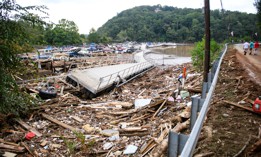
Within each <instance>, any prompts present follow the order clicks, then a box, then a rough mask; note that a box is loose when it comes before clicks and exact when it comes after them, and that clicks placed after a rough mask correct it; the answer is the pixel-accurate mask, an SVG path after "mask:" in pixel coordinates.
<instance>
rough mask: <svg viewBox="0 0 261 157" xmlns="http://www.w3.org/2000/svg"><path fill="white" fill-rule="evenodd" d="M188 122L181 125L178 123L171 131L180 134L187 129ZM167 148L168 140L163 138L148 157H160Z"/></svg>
mask: <svg viewBox="0 0 261 157" xmlns="http://www.w3.org/2000/svg"><path fill="white" fill-rule="evenodd" d="M189 123H190V121H189V120H187V121H185V122H183V123H178V124H177V125H176V126H175V127H174V128H173V129H172V130H171V131H173V132H177V133H178V132H180V131H182V130H184V129H186V128H188V126H189ZM167 147H168V138H165V139H164V140H163V141H162V142H161V143H160V144H158V146H157V147H156V148H154V149H153V151H152V154H151V155H150V157H160V156H161V155H162V154H163V153H164V152H165V151H166V150H167Z"/></svg>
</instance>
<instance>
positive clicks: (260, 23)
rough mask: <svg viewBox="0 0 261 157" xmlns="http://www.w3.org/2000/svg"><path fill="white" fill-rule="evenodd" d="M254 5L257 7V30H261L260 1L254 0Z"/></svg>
mask: <svg viewBox="0 0 261 157" xmlns="http://www.w3.org/2000/svg"><path fill="white" fill-rule="evenodd" d="M254 5H255V7H256V9H257V20H258V28H259V30H261V1H260V0H255V3H254Z"/></svg>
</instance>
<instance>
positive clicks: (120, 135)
mask: <svg viewBox="0 0 261 157" xmlns="http://www.w3.org/2000/svg"><path fill="white" fill-rule="evenodd" d="M183 66H186V68H187V69H188V71H187V73H188V74H195V72H194V71H193V70H192V69H191V68H192V67H191V64H184V65H182V66H175V67H169V68H167V69H159V68H156V69H154V70H152V71H149V72H147V73H146V74H144V75H143V76H140V77H138V78H136V79H135V80H132V81H131V82H128V83H126V84H125V85H123V86H121V87H119V88H116V89H114V90H113V91H111V92H110V93H108V94H104V95H102V96H100V97H97V98H94V99H92V100H82V99H81V98H78V97H77V96H75V95H73V94H72V93H71V92H70V90H64V89H65V88H69V87H68V86H69V85H67V84H65V83H64V82H63V81H61V80H56V82H55V83H57V84H59V86H64V88H63V91H62V92H61V90H62V88H57V91H58V93H60V94H59V95H58V97H57V98H54V99H51V100H48V101H44V102H43V103H42V104H41V105H40V106H38V107H35V108H33V110H34V112H33V114H32V115H31V117H30V119H29V120H28V122H27V123H26V124H27V125H26V127H25V125H21V124H24V123H22V122H21V121H19V122H20V123H16V124H15V125H14V129H15V131H14V130H13V129H10V130H12V131H11V133H10V130H7V131H6V132H8V133H10V134H9V135H8V136H6V137H5V138H4V139H3V141H4V142H5V143H4V142H1V141H0V143H3V145H5V146H9V145H10V143H11V144H16V145H17V143H19V141H17V140H13V139H14V138H12V137H13V136H21V135H24V134H26V133H28V132H29V131H31V132H34V133H35V134H36V133H37V134H36V137H34V138H32V139H30V140H25V141H24V142H23V145H21V144H18V145H17V146H16V147H15V148H14V149H11V148H8V150H9V151H11V152H16V153H20V152H25V153H27V154H28V153H29V154H31V155H34V156H50V155H51V156H52V155H54V156H56V155H57V156H66V155H73V156H124V155H127V154H134V156H161V155H162V154H163V155H164V154H165V153H166V148H167V143H168V140H167V139H168V133H169V131H170V130H172V131H175V132H181V131H183V130H186V129H187V127H188V124H189V118H190V105H189V104H190V96H191V95H192V94H193V93H190V96H186V97H182V99H179V98H176V97H175V96H174V95H175V93H174V91H175V90H176V89H177V88H178V87H177V84H178V81H177V78H178V75H179V74H181V73H182V68H183ZM201 79H202V75H191V77H189V78H188V79H187V82H186V83H185V88H184V89H183V90H184V91H186V90H187V89H194V90H195V89H197V90H198V89H200V86H201V84H200V82H201ZM33 87H34V86H33V84H32V83H31V84H27V89H28V90H29V91H31V92H34V90H35V89H34V88H33ZM193 92H195V91H193ZM7 142H9V143H7ZM18 146H19V147H18ZM0 149H4V150H5V149H7V148H6V147H1V145H0ZM12 150H13V151H12ZM29 150H30V151H29Z"/></svg>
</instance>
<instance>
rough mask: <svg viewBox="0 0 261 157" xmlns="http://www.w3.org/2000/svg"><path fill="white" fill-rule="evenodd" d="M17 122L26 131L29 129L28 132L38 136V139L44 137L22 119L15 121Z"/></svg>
mask: <svg viewBox="0 0 261 157" xmlns="http://www.w3.org/2000/svg"><path fill="white" fill-rule="evenodd" d="M15 121H16V122H17V123H19V124H20V125H21V126H23V127H24V128H25V129H27V130H29V131H31V132H33V133H34V134H35V135H36V136H38V137H41V136H42V134H41V133H40V132H39V131H37V130H36V129H35V128H33V127H31V126H30V125H28V124H27V123H25V122H24V121H22V120H21V119H15Z"/></svg>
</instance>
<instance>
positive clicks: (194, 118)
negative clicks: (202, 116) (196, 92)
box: [190, 97, 200, 130]
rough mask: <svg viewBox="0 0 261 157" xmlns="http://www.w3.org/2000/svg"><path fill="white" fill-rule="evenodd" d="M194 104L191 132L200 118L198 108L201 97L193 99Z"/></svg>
mask: <svg viewBox="0 0 261 157" xmlns="http://www.w3.org/2000/svg"><path fill="white" fill-rule="evenodd" d="M191 99H192V104H191V111H190V112H191V115H190V130H192V128H193V126H194V124H195V122H196V120H197V117H198V115H197V114H198V107H199V99H200V98H199V97H191Z"/></svg>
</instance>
